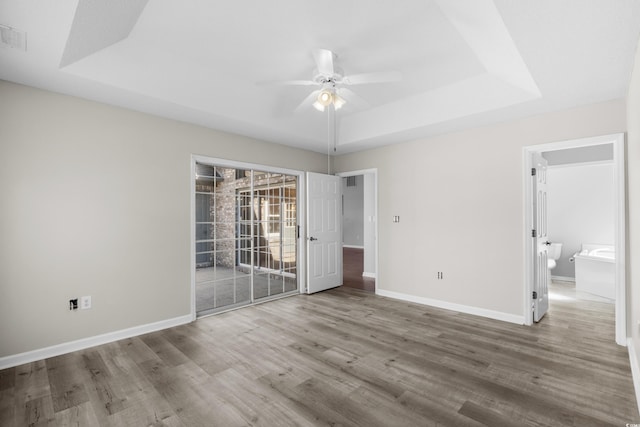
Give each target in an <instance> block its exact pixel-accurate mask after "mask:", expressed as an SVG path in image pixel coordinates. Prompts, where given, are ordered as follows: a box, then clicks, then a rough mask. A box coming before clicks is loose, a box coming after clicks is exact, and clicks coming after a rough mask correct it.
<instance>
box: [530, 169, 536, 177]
mask: <svg viewBox="0 0 640 427" xmlns="http://www.w3.org/2000/svg"><path fill="white" fill-rule="evenodd" d="M531 176H536V168H531Z"/></svg>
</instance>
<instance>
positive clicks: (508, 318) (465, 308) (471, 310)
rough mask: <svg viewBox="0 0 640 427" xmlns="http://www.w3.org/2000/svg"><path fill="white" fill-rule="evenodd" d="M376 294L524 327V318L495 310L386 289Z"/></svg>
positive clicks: (377, 291) (379, 290) (378, 290)
mask: <svg viewBox="0 0 640 427" xmlns="http://www.w3.org/2000/svg"><path fill="white" fill-rule="evenodd" d="M376 294H378V295H380V296H383V297H389V298H394V299H399V300H402V301H409V302H415V303H418V304H422V305H429V306H432V307H438V308H444V309H445V310H452V311H458V312H461V313H466V314H473V315H474V316H481V317H488V318H489V319H495V320H502V321H503V322H509V323H515V324H518V325H524V317H523V316H518V315H515V314H509V313H503V312H501V311H493V310H487V309H484V308H479V307H472V306H469V305H462V304H455V303H452V302H447V301H440V300H436V299H431V298H424V297H418V296H414V295H408V294H403V293H400V292H392V291H385V290H384V289H377V290H376Z"/></svg>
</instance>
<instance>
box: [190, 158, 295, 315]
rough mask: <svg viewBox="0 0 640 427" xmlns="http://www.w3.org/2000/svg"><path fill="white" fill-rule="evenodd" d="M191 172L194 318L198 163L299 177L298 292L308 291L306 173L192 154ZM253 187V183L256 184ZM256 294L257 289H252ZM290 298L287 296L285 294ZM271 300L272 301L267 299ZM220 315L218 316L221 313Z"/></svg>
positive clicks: (193, 313)
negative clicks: (303, 238) (305, 239)
mask: <svg viewBox="0 0 640 427" xmlns="http://www.w3.org/2000/svg"><path fill="white" fill-rule="evenodd" d="M190 162H191V173H190V181H189V194H190V201H189V202H190V208H189V212H190V218H189V223H190V225H191V226H190V235H189V243H190V254H191V255H190V260H189V268H190V271H191V301H190V304H191V319H192V320H196V318H197V312H196V269H195V265H196V241H195V234H196V220H195V218H196V212H195V206H196V163H204V164H208V165H213V166H219V167H224V168H235V169H250V170H257V171H260V172H269V173H278V174H284V175H292V176H296V177H297V178H298V185H297V191H296V204H297V207H296V210H297V216H298V219H297V223H298V226H299V227H300V233H299V235H298V244H297V253H296V257H297V260H296V273H297V280H298V293H304V292H306V287H307V286H306V277H307V275H306V259H307V258H306V245H305V244H304V243H305V242H304V240H301V236H306V220H305V218H306V210H305V209H306V201H305V197H306V194H305V191H303V189H304V188H306V181H305V173H304V172H302V171H299V170H294V169H286V168H278V167H273V166H266V165H261V164H256V163H246V162H238V161H234V160H227V159H220V158H216V157H208V156H202V155H198V154H192V155H191V159H190ZM252 188H253V184H252ZM252 295H253V289H252ZM284 296H286V295H284ZM267 301H268V300H267ZM260 302H263V301H255V302H253V303H254V304H258V303H260ZM243 307H246V306H243ZM235 308H237V307H232V308H230V309H229V310H234V309H235ZM224 311H228V310H221V311H219V312H217V313H221V312H224ZM217 313H216V314H217Z"/></svg>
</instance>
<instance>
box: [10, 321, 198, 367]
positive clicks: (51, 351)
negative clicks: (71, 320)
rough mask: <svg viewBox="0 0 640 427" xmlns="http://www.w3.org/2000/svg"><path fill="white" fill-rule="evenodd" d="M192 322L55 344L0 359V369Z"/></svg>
mask: <svg viewBox="0 0 640 427" xmlns="http://www.w3.org/2000/svg"><path fill="white" fill-rule="evenodd" d="M192 320H193V317H192V316H191V315H190V314H188V315H186V316H180V317H174V318H173V319H167V320H162V321H160V322H154V323H149V324H146V325H140V326H134V327H133V328H128V329H122V330H120V331H115V332H109V333H106V334H102V335H96V336H94V337H89V338H83V339H80V340H76V341H70V342H66V343H62V344H56V345H53V346H51V347H45V348H41V349H38V350H32V351H27V352H25V353H19V354H14V355H11V356H4V357H0V369H6V368H11V367H14V366H18V365H22V364H25V363H31V362H35V361H36V360H42V359H46V358H49V357H54V356H60V355H61V354H65V353H70V352H72V351H78V350H83V349H85V348H89V347H95V346H97V345H102V344H107V343H110V342H114V341H118V340H121V339H125V338H131V337H135V336H138V335H143V334H147V333H149V332H155V331H159V330H161V329H167V328H171V327H173V326H178V325H183V324H185V323H189V322H191V321H192Z"/></svg>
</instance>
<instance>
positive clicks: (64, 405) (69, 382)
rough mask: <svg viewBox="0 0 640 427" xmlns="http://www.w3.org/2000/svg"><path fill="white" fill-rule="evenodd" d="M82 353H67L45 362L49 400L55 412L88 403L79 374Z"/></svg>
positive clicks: (81, 377) (82, 380)
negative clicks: (51, 401)
mask: <svg viewBox="0 0 640 427" xmlns="http://www.w3.org/2000/svg"><path fill="white" fill-rule="evenodd" d="M81 360H82V353H81V352H76V353H69V354H64V355H62V356H56V357H52V358H49V359H47V360H46V364H47V375H48V377H49V385H50V388H51V399H52V400H53V410H54V411H55V412H59V411H63V410H65V409H69V408H72V407H74V406H76V405H80V404H81V403H84V402H88V401H89V395H88V394H87V391H86V390H85V387H84V379H83V376H82V373H81V369H82V368H81V367H82V361H81Z"/></svg>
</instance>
